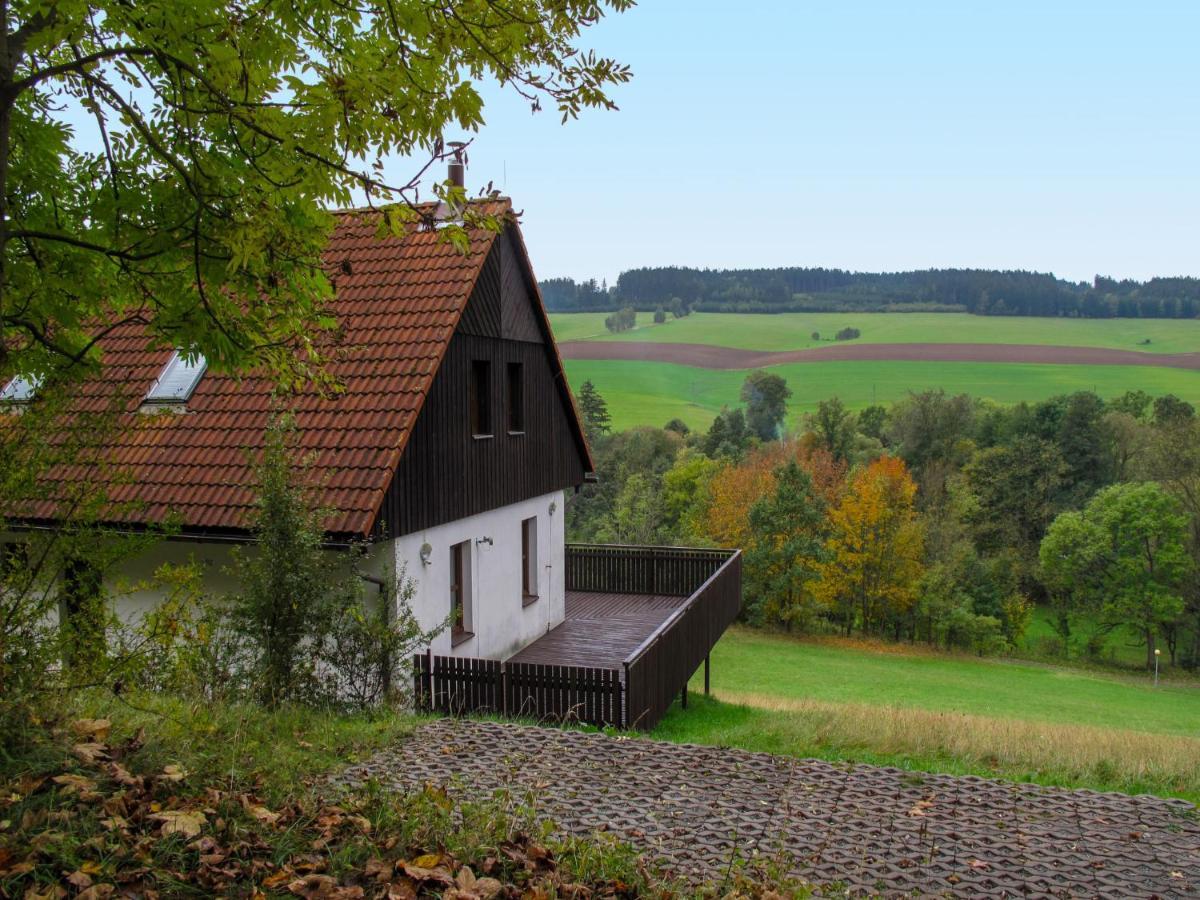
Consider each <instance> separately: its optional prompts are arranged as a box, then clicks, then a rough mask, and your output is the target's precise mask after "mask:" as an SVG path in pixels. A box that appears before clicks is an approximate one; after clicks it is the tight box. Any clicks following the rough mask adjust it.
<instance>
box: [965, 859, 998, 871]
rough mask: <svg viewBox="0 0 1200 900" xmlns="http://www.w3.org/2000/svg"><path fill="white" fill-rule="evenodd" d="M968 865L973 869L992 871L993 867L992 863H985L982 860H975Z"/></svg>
mask: <svg viewBox="0 0 1200 900" xmlns="http://www.w3.org/2000/svg"><path fill="white" fill-rule="evenodd" d="M967 865H969V866H970V867H971V868H972V869H990V868H991V867H992V864H991V863H989V862H984V861H983V860H982V859H973V860H971V861H970V862H969V863H967Z"/></svg>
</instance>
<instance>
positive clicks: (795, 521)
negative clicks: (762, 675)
mask: <svg viewBox="0 0 1200 900" xmlns="http://www.w3.org/2000/svg"><path fill="white" fill-rule="evenodd" d="M823 523H824V504H823V503H822V502H821V499H820V497H818V496H817V494H816V493H815V491H814V490H813V484H812V479H811V478H810V477H809V475H808V473H807V472H805V471H804V470H803V469H802V468H800V466H799V465H798V464H797V463H795V462H789V463H786V464H785V465H783V466H780V467H779V469H777V470H776V472H775V490H774V492H773V493H772V494H770V495H769V496H767V497H764V498H763V499H761V500H759V501H758V502H757V503H755V504H754V505H753V506H752V507H751V508H750V531H751V534H752V535H753V540H752V544H751V546H750V547H748V548H747V550H746V588H747V594H749V596H750V601H749V603H748V604H747V606H748V609H747V614H748V616H749V618H750V619H751V621H757V622H771V623H778V624H782V625H783V626H784V627H786V628H787V629H788V630H791V629H792V628H793V627H796V626H799V627H801V628H805V627H807V626H808V625H809V624H810V623H811V621H812V619H813V617H814V615H815V612H816V606H815V603H814V601H813V597H812V592H811V591H810V589H809V585H810V584H811V582H812V581H813V580H814V579H815V578H816V577H817V564H818V563H819V562H820V561H821V559H822V558H823V553H824V551H823V549H822V543H823V540H822V539H823V533H822V528H823Z"/></svg>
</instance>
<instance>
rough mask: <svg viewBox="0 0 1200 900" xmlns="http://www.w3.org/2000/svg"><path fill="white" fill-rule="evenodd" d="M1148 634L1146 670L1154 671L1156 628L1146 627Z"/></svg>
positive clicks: (1145, 631) (1146, 633) (1145, 632)
mask: <svg viewBox="0 0 1200 900" xmlns="http://www.w3.org/2000/svg"><path fill="white" fill-rule="evenodd" d="M1144 634H1145V635H1146V670H1147V671H1153V669H1154V629H1153V628H1146V629H1144Z"/></svg>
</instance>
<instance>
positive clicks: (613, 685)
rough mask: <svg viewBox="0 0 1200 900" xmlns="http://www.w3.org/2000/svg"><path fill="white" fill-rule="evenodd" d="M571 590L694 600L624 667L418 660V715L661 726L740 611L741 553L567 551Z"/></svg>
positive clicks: (574, 547)
mask: <svg viewBox="0 0 1200 900" xmlns="http://www.w3.org/2000/svg"><path fill="white" fill-rule="evenodd" d="M566 588H567V590H569V591H595V592H598V593H613V594H646V595H657V596H664V595H666V596H676V597H686V598H687V599H686V600H684V601H683V602H682V603H681V604H680V605H679V607H678V608H676V609H675V610H674V611H673V612H672V613H671V615H670V616H669V617H668V618H667V619H666V621H664V622H663V623H662V624H661V625H659V626H658V627H657V628H656V629H655V630H654V631H653V633H651V634H650V635H649V637H647V638H646V639H645V640H644V641H643V642H642V643H641V644H640V645H639V646H638V647H637V648H636V649H635V650H634V651H633V652H632V653H631V654H629V656H628V657H626V658H625V660H624V663H623V665H622V667H621V668H620V669H617V668H612V669H606V668H588V667H583V666H564V665H548V664H542V663H511V662H506V663H502V662H499V661H497V660H486V659H472V658H464V657H454V656H434V655H433V654H432V653H424V654H419V655H418V656H417V657H416V658H415V659H414V677H415V687H416V694H417V705H418V707H419V708H422V709H427V710H433V711H437V712H444V713H450V714H455V715H461V714H465V713H476V712H483V713H499V714H501V715H510V716H530V717H534V718H538V719H553V720H558V721H578V722H587V723H590V724H594V725H614V726H616V727H619V728H620V727H625V728H639V729H642V730H649V729H651V728H653V727H654V726H655V725H656V724H658V721H659V720H660V719H661V718H662V717H663V715H664V714H665V713H666V711H667V710H668V709H669V708H670V706H671V703H672V702H673V701H674V699H675V697H676V696H678V695H679V694H680V693H681V692H682V691H683V690H684V689H685V688H686V686H687V683H688V679H690V678H691V677H692V675H693V674H694V673H695V671H696V670H697V669H698V668H699V667H700V664H701V663H703V662H704V661H705V659H706V658H707V657H708V654H709V651H711V650H712V648H713V645H714V644H716V642H717V640H718V639H719V638H720V637H721V635H722V633H724V631H725V629H726V628H728V627H729V625H730V624H731V623H732V622H733V620H734V619H735V618H736V617H737V614H738V610H740V609H741V605H742V554H741V551H740V550H702V549H693V548H689V547H632V546H621V545H612V544H568V545H567V548H566Z"/></svg>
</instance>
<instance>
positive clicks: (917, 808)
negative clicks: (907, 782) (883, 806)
mask: <svg viewBox="0 0 1200 900" xmlns="http://www.w3.org/2000/svg"><path fill="white" fill-rule="evenodd" d="M931 806H933V801H932V800H918V801H917V802H916V803H914V804H913V806H912V809H910V810H909V811H908V814H909V815H910V816H923V815H925V810H927V809H929V807H931Z"/></svg>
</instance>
